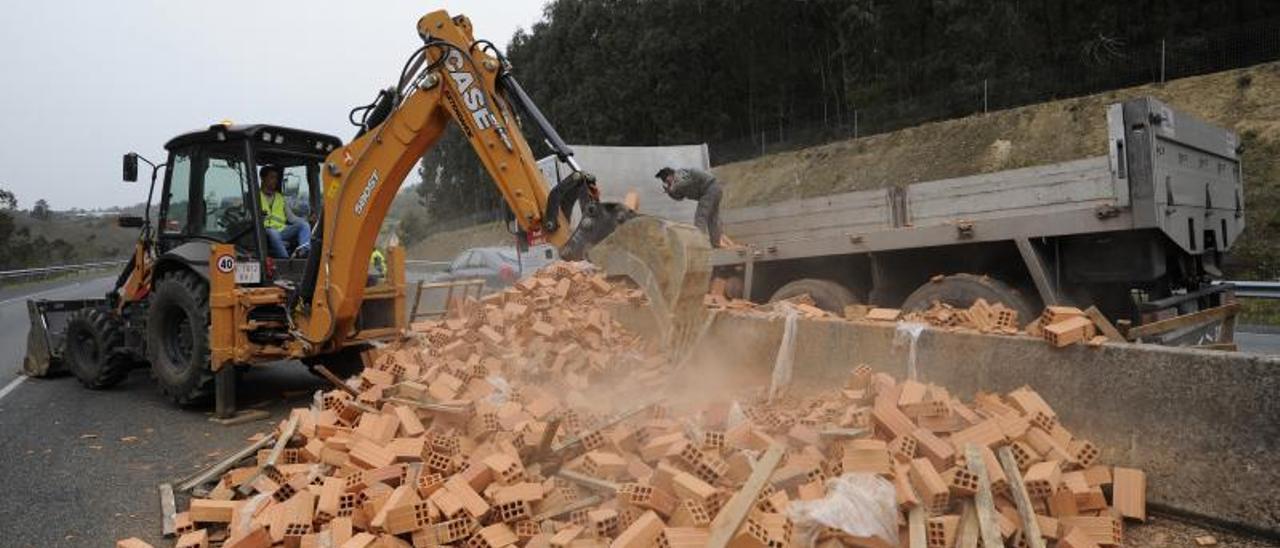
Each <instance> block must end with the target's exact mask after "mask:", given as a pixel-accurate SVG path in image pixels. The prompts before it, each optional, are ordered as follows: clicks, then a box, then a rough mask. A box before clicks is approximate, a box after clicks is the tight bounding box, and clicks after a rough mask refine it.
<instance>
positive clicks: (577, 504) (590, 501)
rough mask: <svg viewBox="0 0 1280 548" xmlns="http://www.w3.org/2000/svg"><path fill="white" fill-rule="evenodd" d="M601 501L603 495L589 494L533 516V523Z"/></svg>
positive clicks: (588, 506)
mask: <svg viewBox="0 0 1280 548" xmlns="http://www.w3.org/2000/svg"><path fill="white" fill-rule="evenodd" d="M601 502H604V497H601V496H600V495H591V496H589V497H587V498H585V499H582V500H580V501H578V502H575V503H573V504H570V505H567V506H565V507H563V508H557V509H555V510H547V511H546V512H543V513H541V514H538V515H536V516H533V518H532V519H533V521H534V522H535V523H537V522H541V521H543V520H548V519H556V518H558V517H560V516H563V515H565V514H569V513H571V512H574V511H576V510H581V509H583V508H591V507H593V506H595V505H597V504H600V503H601Z"/></svg>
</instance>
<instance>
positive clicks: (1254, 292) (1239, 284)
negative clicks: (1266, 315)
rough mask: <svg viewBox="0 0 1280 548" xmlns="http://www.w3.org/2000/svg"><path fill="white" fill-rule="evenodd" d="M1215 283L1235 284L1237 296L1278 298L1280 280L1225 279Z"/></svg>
mask: <svg viewBox="0 0 1280 548" xmlns="http://www.w3.org/2000/svg"><path fill="white" fill-rule="evenodd" d="M1217 283H1220V284H1231V285H1234V286H1236V296H1237V297H1244V298H1246V299H1280V282H1253V281H1240V280H1227V281H1222V282H1217ZM1215 285H1216V284H1215Z"/></svg>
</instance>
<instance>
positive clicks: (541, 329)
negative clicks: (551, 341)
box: [529, 321, 556, 338]
mask: <svg viewBox="0 0 1280 548" xmlns="http://www.w3.org/2000/svg"><path fill="white" fill-rule="evenodd" d="M529 331H532V332H533V333H534V334H535V335H538V336H540V337H546V338H551V337H552V336H554V335H555V334H556V328H555V327H554V326H552V325H551V324H549V323H547V322H544V321H537V322H534V323H533V326H531V327H530V328H529Z"/></svg>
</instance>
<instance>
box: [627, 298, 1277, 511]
mask: <svg viewBox="0 0 1280 548" xmlns="http://www.w3.org/2000/svg"><path fill="white" fill-rule="evenodd" d="M617 312H618V314H617V317H618V319H619V321H621V322H622V323H623V324H624V325H627V326H628V327H630V328H632V329H637V330H639V331H641V332H645V331H646V330H647V329H648V326H649V325H650V324H651V320H650V318H648V317H647V313H646V312H645V311H644V310H642V309H637V308H632V307H620V308H619V309H618V310H617ZM782 324H783V322H782V320H780V319H776V320H769V319H764V318H758V317H748V316H742V315H728V314H722V315H721V316H720V317H718V318H717V319H716V320H715V321H714V322H713V324H712V326H711V328H710V329H709V330H708V333H707V336H706V337H705V338H704V340H703V342H702V344H700V346H699V348H698V349H697V350H696V351H695V354H694V363H695V364H703V363H715V364H720V365H725V364H728V365H729V366H730V367H733V368H739V369H740V370H741V371H742V372H743V373H745V374H749V376H751V377H754V378H759V376H760V375H767V373H768V371H769V370H770V369H771V368H772V367H773V362H774V357H775V355H776V351H777V347H778V344H779V341H780V340H781V335H782ZM796 337H797V339H796V355H795V371H794V376H795V379H796V381H797V382H799V383H806V384H809V383H814V384H831V383H839V382H842V381H843V380H844V379H845V377H846V375H847V374H848V372H849V371H850V370H851V369H852V368H853V366H854V365H856V364H859V363H866V364H869V365H871V366H872V367H873V368H875V369H877V370H879V371H884V372H887V373H890V374H893V375H894V376H895V377H898V378H903V377H905V375H906V367H907V356H908V353H909V346H910V342H909V337H906V336H905V334H901V335H900V334H898V333H897V330H896V329H895V326H893V325H888V324H875V323H861V322H859V323H854V322H845V321H834V320H802V321H800V322H799V326H798V331H797V333H796ZM895 338H897V339H899V341H898V342H897V343H896V344H895ZM916 345H917V346H916V354H917V364H916V366H917V370H918V374H919V376H920V379H921V380H923V381H927V382H933V383H937V384H940V385H943V386H946V387H947V388H948V389H950V390H951V391H952V392H953V393H955V394H957V395H959V396H961V397H963V398H966V399H968V398H970V397H972V396H973V394H974V392H975V391H978V390H986V391H994V392H1007V391H1009V390H1012V389H1014V388H1017V387H1019V386H1022V385H1024V384H1025V385H1031V386H1032V387H1034V388H1035V389H1036V390H1037V391H1038V392H1039V393H1040V394H1041V395H1042V396H1043V397H1044V398H1045V400H1047V401H1048V402H1049V404H1050V405H1052V406H1053V408H1054V409H1055V410H1056V411H1057V413H1058V415H1059V416H1060V417H1061V419H1062V422H1063V424H1064V426H1066V427H1067V428H1068V429H1069V430H1070V431H1071V432H1072V433H1074V434H1075V435H1077V436H1080V437H1084V438H1087V439H1089V440H1091V441H1093V442H1094V443H1095V444H1096V445H1098V446H1099V447H1100V448H1101V449H1102V458H1103V459H1104V461H1105V462H1107V463H1111V464H1117V465H1126V466H1134V467H1138V468H1141V469H1143V470H1145V471H1146V473H1147V489H1148V500H1149V501H1151V502H1154V503H1157V504H1162V505H1165V506H1167V507H1169V508H1171V509H1174V510H1177V511H1181V512H1186V513H1191V514H1196V515H1200V516H1204V517H1208V518H1212V519H1216V520H1221V521H1225V522H1229V523H1233V524H1238V525H1243V526H1248V527H1250V528H1253V529H1255V530H1258V531H1261V532H1264V533H1267V534H1270V535H1280V359H1277V358H1274V357H1266V356H1260V355H1251V354H1242V353H1228V352H1212V351H1203V350H1192V349H1180V348H1168V347H1159V346H1150V345H1131V344H1111V343H1109V344H1105V345H1103V346H1101V347H1088V346H1072V347H1068V348H1062V349H1055V348H1051V347H1049V346H1048V345H1046V344H1045V343H1044V342H1043V341H1040V340H1038V339H1033V338H1030V337H1003V336H990V335H978V334H968V333H955V332H948V331H942V330H935V329H926V330H925V331H924V332H923V333H921V334H920V336H919V339H918V340H917V341H916Z"/></svg>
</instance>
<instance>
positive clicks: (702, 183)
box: [667, 168, 716, 200]
mask: <svg viewBox="0 0 1280 548" xmlns="http://www.w3.org/2000/svg"><path fill="white" fill-rule="evenodd" d="M714 184H716V176H715V175H712V174H710V173H707V172H705V171H702V170H701V169H691V168H690V169H677V170H676V173H675V181H672V183H671V188H669V189H667V195H668V196H671V197H672V198H673V199H676V200H685V199H688V200H700V199H702V196H703V195H704V194H706V193H707V189H708V188H711V185H714Z"/></svg>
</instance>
